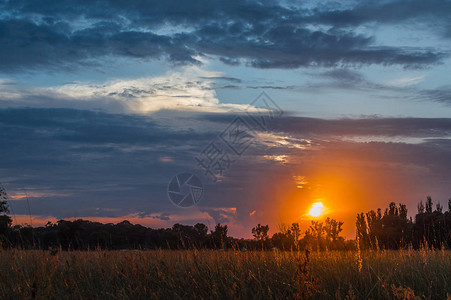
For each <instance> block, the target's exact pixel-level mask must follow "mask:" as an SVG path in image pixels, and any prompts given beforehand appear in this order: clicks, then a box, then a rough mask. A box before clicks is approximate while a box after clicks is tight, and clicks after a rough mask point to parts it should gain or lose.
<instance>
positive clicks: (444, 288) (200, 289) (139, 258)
mask: <svg viewBox="0 0 451 300" xmlns="http://www.w3.org/2000/svg"><path fill="white" fill-rule="evenodd" d="M0 298H1V299H194V298H196V299H285V298H288V299H451V251H445V250H438V251H432V250H425V249H423V250H420V251H416V250H399V251H369V250H368V251H362V252H360V251H323V252H310V253H306V252H304V251H299V252H297V251H274V252H271V251H248V252H241V251H233V250H228V251H218V250H149V251H132V250H127V251H103V250H95V251H58V252H51V251H44V250H3V251H1V252H0Z"/></svg>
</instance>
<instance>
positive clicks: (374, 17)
mask: <svg viewBox="0 0 451 300" xmlns="http://www.w3.org/2000/svg"><path fill="white" fill-rule="evenodd" d="M413 3H415V4H410V2H409V3H407V2H405V1H396V2H390V3H388V4H372V5H369V4H367V5H365V4H361V5H357V6H356V7H354V8H352V9H349V10H340V11H337V10H335V8H332V7H331V8H327V6H326V7H323V8H322V9H321V10H317V9H314V10H305V9H299V8H293V7H290V8H288V7H284V6H282V5H279V4H277V3H276V2H256V1H169V2H167V1H137V0H136V1H127V2H120V1H119V2H118V1H106V0H104V1H94V2H91V1H81V0H80V1H76V0H74V1H58V2H54V1H47V0H40V1H2V2H1V3H0V9H1V10H2V11H3V14H2V19H1V21H0V42H1V43H2V48H1V49H0V68H1V70H2V71H4V72H8V71H17V70H21V69H28V68H36V67H42V66H46V67H49V66H53V67H60V68H61V67H66V68H72V67H74V66H76V65H79V64H88V65H95V64H101V62H100V61H99V59H101V58H103V57H106V56H109V55H113V56H125V57H132V58H142V59H160V58H164V59H167V60H168V61H170V62H172V63H174V64H199V63H200V62H199V60H198V59H197V58H196V57H197V56H199V55H200V56H202V55H213V56H216V57H219V59H220V60H221V61H223V62H225V63H228V64H231V65H236V64H245V65H247V66H251V67H255V68H282V69H284V68H286V69H290V68H298V67H306V66H336V65H361V64H382V65H401V66H404V67H414V68H415V67H423V66H428V65H431V64H435V63H438V62H440V61H441V60H442V58H444V57H445V56H446V53H442V52H441V51H439V50H435V49H422V48H403V47H390V46H379V45H376V42H375V40H374V37H372V36H366V35H362V34H358V33H356V32H354V29H352V28H349V27H348V25H352V24H361V23H367V22H381V23H384V22H392V21H394V20H395V16H396V17H398V16H401V17H400V19H410V18H420V17H421V16H430V15H432V14H434V13H437V16H436V17H437V19H439V20H441V18H445V16H446V14H445V13H444V12H446V11H448V9H449V4H448V3H442V2H440V1H434V2H432V3H429V2H428V4H427V5H426V4H421V3H420V2H418V1H413ZM404 6H405V7H406V10H405V11H402V10H401V9H402V7H404ZM375 11H380V13H375ZM323 24H328V25H332V26H333V27H332V28H330V29H312V28H314V27H317V25H323ZM170 26H182V27H183V28H185V30H183V31H179V32H178V33H169V32H170V31H165V29H167V27H170ZM312 26H313V27H312ZM377 44H380V43H377Z"/></svg>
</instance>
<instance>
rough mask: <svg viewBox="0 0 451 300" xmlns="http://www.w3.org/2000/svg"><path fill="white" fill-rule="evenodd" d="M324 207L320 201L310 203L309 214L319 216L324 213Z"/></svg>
mask: <svg viewBox="0 0 451 300" xmlns="http://www.w3.org/2000/svg"><path fill="white" fill-rule="evenodd" d="M324 210H325V207H324V205H323V203H322V202H315V203H313V204H312V208H310V211H309V213H308V214H309V215H310V216H312V217H315V218H317V217H320V216H321V215H322V214H323V213H324Z"/></svg>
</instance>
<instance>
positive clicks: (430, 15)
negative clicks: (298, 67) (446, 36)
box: [309, 0, 451, 26]
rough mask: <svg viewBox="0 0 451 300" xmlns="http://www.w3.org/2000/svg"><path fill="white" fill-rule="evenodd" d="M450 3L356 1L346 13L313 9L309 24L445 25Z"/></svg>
mask: <svg viewBox="0 0 451 300" xmlns="http://www.w3.org/2000/svg"><path fill="white" fill-rule="evenodd" d="M450 13H451V2H449V1H447V0H431V1H422V0H399V1H359V2H358V4H357V5H356V6H355V7H352V8H348V9H336V8H332V7H331V8H328V7H327V5H326V7H324V8H321V9H314V10H313V12H312V14H311V16H310V17H309V19H310V20H312V21H315V22H318V23H322V24H329V25H332V26H357V25H361V24H365V23H370V22H380V23H397V24H399V23H400V22H402V21H407V20H412V19H420V20H428V21H435V22H440V21H441V22H444V23H446V22H449V21H448V17H449V14H450Z"/></svg>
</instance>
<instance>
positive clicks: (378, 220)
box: [356, 197, 451, 249]
mask: <svg viewBox="0 0 451 300" xmlns="http://www.w3.org/2000/svg"><path fill="white" fill-rule="evenodd" d="M356 228H357V237H356V238H357V241H358V243H359V246H360V247H361V248H373V249H376V248H377V249H401V248H408V247H413V248H415V249H418V248H421V247H428V248H445V249H450V247H451V198H450V199H449V200H448V211H445V212H443V207H442V206H441V205H440V203H437V204H436V205H435V207H434V205H433V202H432V198H431V197H427V199H426V202H425V203H423V201H421V202H420V203H419V204H418V211H417V214H416V215H415V217H414V219H412V217H410V218H408V217H407V207H406V205H404V204H401V203H400V204H398V205H396V203H394V202H391V203H390V204H389V206H388V208H386V209H385V211H384V213H382V210H381V209H380V208H379V209H377V211H374V210H371V211H369V212H367V213H359V214H357V220H356Z"/></svg>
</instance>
